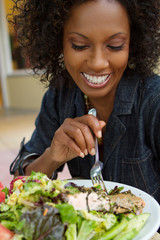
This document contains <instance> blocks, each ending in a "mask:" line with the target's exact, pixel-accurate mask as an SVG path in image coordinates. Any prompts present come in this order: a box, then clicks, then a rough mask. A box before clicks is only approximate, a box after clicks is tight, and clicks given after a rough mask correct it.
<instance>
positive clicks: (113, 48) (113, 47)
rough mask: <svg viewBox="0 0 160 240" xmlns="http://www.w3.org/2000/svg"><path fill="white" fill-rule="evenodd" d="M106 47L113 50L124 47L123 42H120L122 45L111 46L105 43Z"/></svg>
mask: <svg viewBox="0 0 160 240" xmlns="http://www.w3.org/2000/svg"><path fill="white" fill-rule="evenodd" d="M107 47H109V48H110V49H112V50H114V51H120V50H122V49H123V47H124V43H123V44H122V45H120V46H116V47H115V46H111V45H107Z"/></svg>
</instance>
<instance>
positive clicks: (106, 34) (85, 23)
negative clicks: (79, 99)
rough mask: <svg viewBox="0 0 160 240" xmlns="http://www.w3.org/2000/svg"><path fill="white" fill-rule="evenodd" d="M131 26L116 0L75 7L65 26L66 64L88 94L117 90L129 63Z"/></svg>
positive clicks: (91, 2)
mask: <svg viewBox="0 0 160 240" xmlns="http://www.w3.org/2000/svg"><path fill="white" fill-rule="evenodd" d="M129 42H130V26H129V19H128V16H127V12H126V10H125V9H124V8H123V7H122V6H121V5H120V4H119V3H118V2H116V1H112V2H109V1H108V0H98V1H88V2H86V3H83V4H81V5H78V6H76V7H74V8H73V9H72V11H71V14H70V17H69V19H68V20H67V22H66V24H65V26H64V38H63V50H64V61H65V66H66V69H67V70H68V72H69V73H70V75H71V77H72V78H73V80H74V81H75V83H76V84H77V85H78V87H79V88H80V89H81V90H82V92H83V93H85V94H86V95H88V96H89V97H105V96H108V95H110V94H111V96H112V94H113V95H114V94H115V90H116V88H117V85H118V83H119V81H120V79H121V77H122V75H123V72H124V70H125V68H126V66H127V62H128V56H129Z"/></svg>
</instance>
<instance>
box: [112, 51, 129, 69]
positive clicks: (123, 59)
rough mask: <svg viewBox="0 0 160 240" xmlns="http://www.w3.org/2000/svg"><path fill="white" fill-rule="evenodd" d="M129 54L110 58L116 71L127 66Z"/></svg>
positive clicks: (125, 53)
mask: <svg viewBox="0 0 160 240" xmlns="http://www.w3.org/2000/svg"><path fill="white" fill-rule="evenodd" d="M128 57H129V53H128V51H127V52H121V53H120V54H118V55H117V56H115V58H114V59H113V58H112V63H113V62H114V67H115V68H117V69H125V68H126V66H127V64H128Z"/></svg>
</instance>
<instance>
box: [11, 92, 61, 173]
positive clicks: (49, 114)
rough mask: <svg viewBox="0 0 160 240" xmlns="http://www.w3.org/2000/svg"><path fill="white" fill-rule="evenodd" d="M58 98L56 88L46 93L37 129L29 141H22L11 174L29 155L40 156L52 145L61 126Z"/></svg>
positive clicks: (38, 117)
mask: <svg viewBox="0 0 160 240" xmlns="http://www.w3.org/2000/svg"><path fill="white" fill-rule="evenodd" d="M56 98H57V92H56V89H53V88H51V89H50V88H49V89H48V90H47V91H46V93H45V94H44V97H43V99H42V103H41V109H40V112H39V114H38V116H37V118H36V121H35V130H34V132H33V134H32V136H31V139H30V140H29V141H28V142H27V143H24V139H23V141H22V142H21V146H20V150H19V153H18V155H17V157H16V158H15V160H14V161H13V162H12V163H11V166H10V173H11V174H14V173H15V171H16V170H17V169H19V166H20V164H21V163H22V162H23V161H24V159H27V156H33V160H34V159H36V157H35V156H37V157H38V156H40V155H41V154H42V153H43V152H44V151H45V149H46V148H47V147H49V146H50V144H51V141H52V139H53V136H54V133H55V131H56V130H57V129H58V128H59V126H60V123H59V115H58V110H57V109H58V101H56ZM30 162H32V161H30ZM30 162H29V163H30ZM26 163H27V162H26ZM62 169H63V166H62V167H60V168H59V169H58V170H57V171H62Z"/></svg>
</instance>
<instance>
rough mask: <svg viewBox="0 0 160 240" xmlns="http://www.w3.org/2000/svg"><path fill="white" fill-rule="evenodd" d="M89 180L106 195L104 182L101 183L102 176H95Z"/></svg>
mask: <svg viewBox="0 0 160 240" xmlns="http://www.w3.org/2000/svg"><path fill="white" fill-rule="evenodd" d="M91 180H92V183H93V185H94V184H98V185H101V187H102V189H103V190H104V191H105V192H106V193H107V194H108V192H107V189H106V186H105V184H104V181H103V177H102V174H99V175H95V176H94V177H93V176H91Z"/></svg>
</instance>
